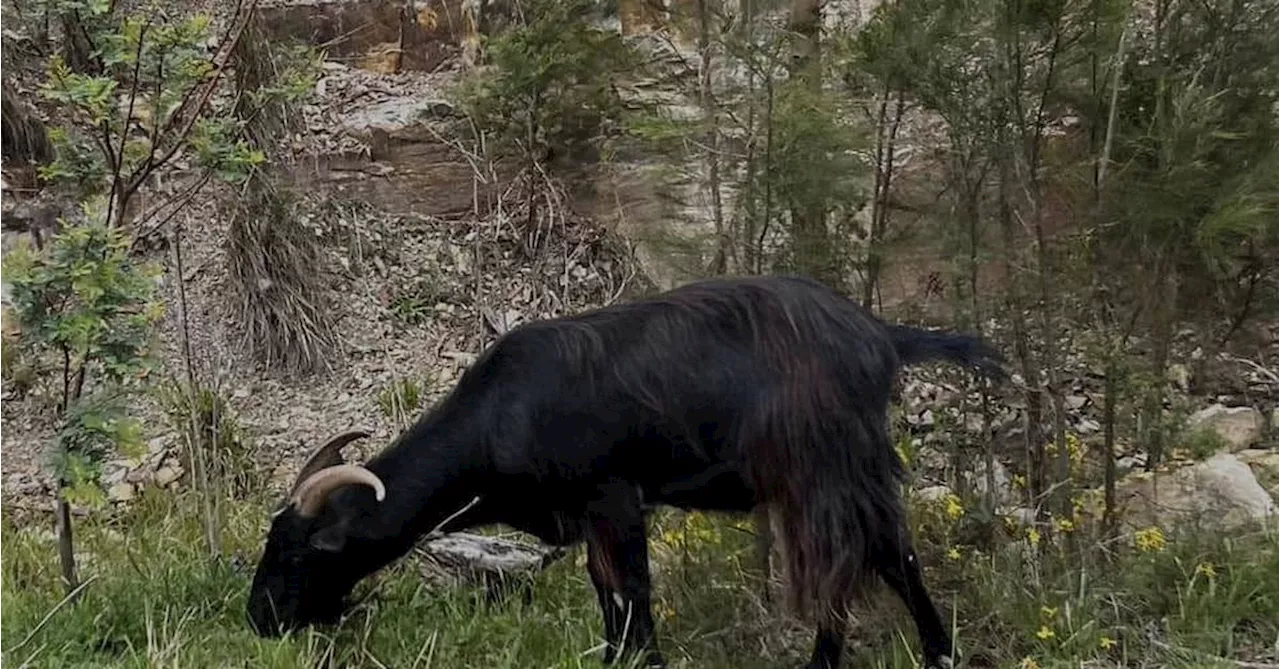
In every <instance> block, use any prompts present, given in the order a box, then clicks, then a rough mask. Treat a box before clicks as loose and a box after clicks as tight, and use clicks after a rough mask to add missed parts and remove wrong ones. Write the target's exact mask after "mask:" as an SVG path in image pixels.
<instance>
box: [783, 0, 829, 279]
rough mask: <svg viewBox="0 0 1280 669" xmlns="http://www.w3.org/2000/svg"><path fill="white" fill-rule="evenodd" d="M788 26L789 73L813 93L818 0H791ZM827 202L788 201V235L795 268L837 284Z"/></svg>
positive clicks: (817, 88) (818, 81) (818, 71)
mask: <svg viewBox="0 0 1280 669" xmlns="http://www.w3.org/2000/svg"><path fill="white" fill-rule="evenodd" d="M790 28H791V30H792V32H794V33H795V34H796V38H795V41H794V44H793V49H794V50H793V51H792V54H791V77H792V78H794V79H797V80H799V81H800V82H801V84H802V85H804V86H805V87H807V88H808V89H809V90H810V91H812V92H813V93H814V94H821V91H822V58H821V52H820V48H821V47H820V41H819V35H820V32H821V28H822V5H821V0H792V3H791V18H790ZM826 213H827V212H826V206H825V203H824V202H823V201H822V198H821V196H817V197H813V198H812V199H811V200H810V201H804V202H796V201H794V200H793V201H792V202H791V235H792V241H793V243H794V253H795V261H796V267H797V269H798V270H799V271H800V272H801V273H802V274H806V275H808V276H810V277H812V278H814V279H817V280H818V281H821V282H823V283H825V284H827V285H830V286H833V287H838V284H839V280H840V277H839V272H838V271H837V268H836V266H835V254H834V252H833V249H832V246H831V240H830V239H829V237H830V235H828V234H827V220H826Z"/></svg>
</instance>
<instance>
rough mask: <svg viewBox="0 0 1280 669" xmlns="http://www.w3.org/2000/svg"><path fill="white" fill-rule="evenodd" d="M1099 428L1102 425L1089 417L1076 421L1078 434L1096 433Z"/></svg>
mask: <svg viewBox="0 0 1280 669" xmlns="http://www.w3.org/2000/svg"><path fill="white" fill-rule="evenodd" d="M1101 429H1102V425H1101V424H1100V423H1098V421H1096V420H1093V419H1091V418H1081V419H1080V421H1079V422H1078V423H1076V432H1079V433H1080V434H1096V433H1097V432H1098V430H1101Z"/></svg>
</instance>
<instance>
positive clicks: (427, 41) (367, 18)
mask: <svg viewBox="0 0 1280 669" xmlns="http://www.w3.org/2000/svg"><path fill="white" fill-rule="evenodd" d="M413 7H414V3H413V2H408V1H406V0H366V1H365V2H331V1H328V0H303V1H298V2H287V3H278V4H276V3H272V4H270V5H267V6H263V7H259V8H258V11H257V18H256V19H255V20H256V21H258V25H259V26H260V27H261V29H262V32H263V34H264V36H265V37H266V38H268V39H273V40H285V41H288V40H297V41H299V42H303V43H307V44H312V45H321V44H323V45H324V46H325V50H326V55H327V56H328V57H329V58H331V59H333V60H339V61H348V62H355V63H358V64H360V65H362V66H365V67H369V68H370V69H375V70H378V71H383V68H374V67H372V65H373V63H371V62H370V61H373V60H376V56H378V55H383V56H386V57H391V56H394V58H393V59H392V60H393V61H394V62H393V63H392V65H393V66H394V67H390V68H389V71H390V72H397V71H403V70H421V71H431V70H434V69H436V68H437V67H439V66H440V65H441V64H442V63H445V62H446V61H447V60H449V59H450V58H451V57H453V56H454V55H455V54H457V53H458V52H459V51H460V50H461V44H460V40H461V35H462V25H463V18H462V12H461V8H462V5H461V3H460V2H459V0H447V1H446V2H441V3H431V4H430V7H429V8H428V7H423V8H422V9H419V10H418V11H416V12H415V11H413ZM424 17H425V18H424ZM327 64H328V63H326V65H327Z"/></svg>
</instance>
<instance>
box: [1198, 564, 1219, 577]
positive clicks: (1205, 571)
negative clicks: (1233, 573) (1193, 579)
mask: <svg viewBox="0 0 1280 669" xmlns="http://www.w3.org/2000/svg"><path fill="white" fill-rule="evenodd" d="M1196 573H1197V574H1201V575H1204V576H1208V577H1209V578H1213V577H1214V576H1217V575H1218V570H1217V569H1214V568H1213V563H1212V562H1201V563H1200V564H1198V565H1196Z"/></svg>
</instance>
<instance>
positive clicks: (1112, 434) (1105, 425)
mask: <svg viewBox="0 0 1280 669" xmlns="http://www.w3.org/2000/svg"><path fill="white" fill-rule="evenodd" d="M1108 348H1110V347H1109V346H1108ZM1108 357H1109V358H1110V359H1109V360H1108V361H1107V379H1106V385H1105V386H1104V389H1103V393H1102V458H1103V461H1102V471H1103V483H1102V490H1103V502H1102V528H1103V532H1104V535H1105V536H1108V537H1110V536H1113V535H1114V533H1115V527H1116V401H1117V397H1116V393H1117V392H1118V388H1117V387H1118V386H1119V383H1118V379H1117V378H1116V377H1117V376H1118V375H1119V374H1120V370H1119V366H1118V365H1116V362H1115V352H1112V353H1111V355H1109V356H1108Z"/></svg>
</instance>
